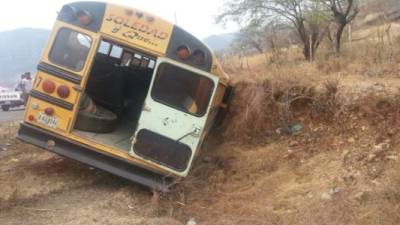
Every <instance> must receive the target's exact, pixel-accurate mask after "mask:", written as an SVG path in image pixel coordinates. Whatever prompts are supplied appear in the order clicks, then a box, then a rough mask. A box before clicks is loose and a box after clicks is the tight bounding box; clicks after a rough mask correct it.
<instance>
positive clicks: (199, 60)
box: [192, 50, 206, 65]
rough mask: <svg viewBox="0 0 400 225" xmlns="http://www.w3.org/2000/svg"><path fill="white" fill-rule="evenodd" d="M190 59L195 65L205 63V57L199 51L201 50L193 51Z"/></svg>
mask: <svg viewBox="0 0 400 225" xmlns="http://www.w3.org/2000/svg"><path fill="white" fill-rule="evenodd" d="M192 57H193V62H194V63H195V64H196V65H204V63H205V61H206V60H205V59H206V56H205V54H204V52H203V51H201V50H196V51H194V53H193V55H192Z"/></svg>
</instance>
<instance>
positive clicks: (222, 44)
mask: <svg viewBox="0 0 400 225" xmlns="http://www.w3.org/2000/svg"><path fill="white" fill-rule="evenodd" d="M235 38H236V34H235V33H227V34H221V35H211V36H209V37H207V38H205V39H204V40H203V41H204V43H206V44H207V45H208V46H209V47H210V48H211V49H212V50H214V51H215V52H218V51H221V50H223V49H226V48H228V47H229V46H230V45H231V44H232V42H233V41H234V39H235Z"/></svg>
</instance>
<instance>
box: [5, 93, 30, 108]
mask: <svg viewBox="0 0 400 225" xmlns="http://www.w3.org/2000/svg"><path fill="white" fill-rule="evenodd" d="M24 104H25V101H24V99H23V96H22V92H20V91H6V92H0V105H1V109H2V110H3V111H8V110H10V108H14V107H19V106H22V105H24Z"/></svg>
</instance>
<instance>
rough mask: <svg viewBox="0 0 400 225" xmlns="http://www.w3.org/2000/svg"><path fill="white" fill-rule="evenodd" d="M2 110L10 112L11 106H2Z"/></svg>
mask: <svg viewBox="0 0 400 225" xmlns="http://www.w3.org/2000/svg"><path fill="white" fill-rule="evenodd" d="M1 109H2V110H3V111H5V112H7V111H8V110H10V106H9V105H2V106H1Z"/></svg>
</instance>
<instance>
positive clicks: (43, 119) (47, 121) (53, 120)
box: [37, 113, 58, 128]
mask: <svg viewBox="0 0 400 225" xmlns="http://www.w3.org/2000/svg"><path fill="white" fill-rule="evenodd" d="M37 121H38V123H40V124H43V125H45V126H48V127H51V128H57V126H58V118H57V117H54V116H48V115H46V114H44V113H39V116H38V118H37Z"/></svg>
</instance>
